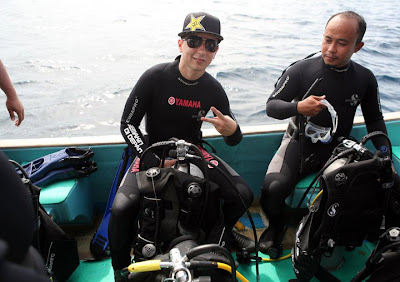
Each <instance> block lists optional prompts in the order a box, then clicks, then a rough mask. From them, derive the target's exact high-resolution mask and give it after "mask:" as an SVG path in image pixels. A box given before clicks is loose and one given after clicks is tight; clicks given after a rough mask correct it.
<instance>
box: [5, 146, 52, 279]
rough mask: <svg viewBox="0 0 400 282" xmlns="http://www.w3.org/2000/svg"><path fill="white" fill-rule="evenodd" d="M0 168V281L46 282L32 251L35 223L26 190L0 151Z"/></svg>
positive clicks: (41, 266)
mask: <svg viewBox="0 0 400 282" xmlns="http://www.w3.org/2000/svg"><path fill="white" fill-rule="evenodd" d="M0 167H1V169H0V181H1V185H0V191H1V197H0V220H1V228H0V281H49V279H48V277H47V273H46V266H45V264H44V262H43V259H42V257H41V255H40V254H39V252H38V251H37V250H36V249H34V248H33V247H32V241H33V237H34V227H35V224H36V222H35V221H34V216H33V214H34V213H33V204H32V200H31V198H30V196H29V193H28V188H27V187H25V186H24V185H23V183H22V181H21V177H20V176H19V175H18V174H17V173H16V171H15V167H14V166H13V165H11V163H9V161H8V158H7V156H6V155H4V153H3V152H1V151H0Z"/></svg>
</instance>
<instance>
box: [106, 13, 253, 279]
mask: <svg viewBox="0 0 400 282" xmlns="http://www.w3.org/2000/svg"><path fill="white" fill-rule="evenodd" d="M220 31H221V30H220V21H219V19H218V18H216V17H214V16H212V15H210V14H207V13H204V12H199V13H191V14H189V15H187V17H186V18H185V21H184V24H183V30H182V32H180V33H179V34H178V36H180V39H179V40H178V49H179V51H180V53H181V55H180V56H178V57H177V58H176V59H175V61H173V62H170V63H162V64H159V65H156V66H154V67H152V68H150V69H149V70H147V71H146V72H145V73H144V74H143V75H142V76H141V77H140V79H139V80H138V82H137V83H136V85H135V87H134V88H133V90H132V92H131V94H130V96H129V97H128V99H127V102H126V104H125V108H124V111H123V115H122V119H121V133H122V135H123V137H124V139H125V140H126V142H127V144H128V145H129V146H130V147H131V148H132V150H133V152H134V154H135V155H136V156H137V157H136V160H135V161H134V162H133V164H132V166H131V167H130V168H129V169H128V172H127V173H126V175H125V177H124V179H123V180H122V183H121V185H120V187H119V189H118V192H117V194H116V196H115V200H114V203H113V206H112V209H111V219H110V224H109V238H110V247H111V258H112V265H113V268H114V270H115V271H114V273H115V278H116V280H117V279H118V278H121V277H120V275H119V274H120V273H119V271H118V270H120V269H122V268H124V267H126V266H128V265H129V264H130V249H131V248H130V246H131V243H132V238H133V237H134V234H135V232H136V223H135V222H134V221H133V220H132V219H134V218H135V216H136V215H137V214H138V209H139V206H140V202H139V200H140V198H139V195H137V194H136V191H135V190H134V189H132V187H131V186H130V185H129V180H130V179H131V177H133V175H134V173H135V172H136V171H137V170H136V169H134V167H135V163H137V161H138V158H140V157H141V154H142V153H143V152H144V150H145V149H146V148H147V147H149V146H150V145H151V144H154V143H156V142H159V141H165V140H169V139H170V138H172V137H175V138H178V139H183V140H185V141H187V142H190V143H193V144H196V145H198V146H199V148H200V150H201V151H202V152H203V154H204V156H205V158H206V160H208V161H209V162H211V163H213V164H215V165H217V166H218V167H219V168H220V169H222V170H223V171H224V172H225V174H226V175H227V176H228V177H229V178H230V179H231V180H232V181H233V183H234V184H235V186H236V188H237V190H238V191H239V193H240V196H241V198H242V199H243V200H244V203H245V205H246V206H247V207H249V206H250V205H251V204H252V201H253V193H252V191H251V189H250V187H249V186H248V185H247V184H246V183H245V181H244V180H243V179H242V178H241V177H240V176H239V175H238V174H237V173H236V172H235V171H233V169H232V168H230V167H229V166H228V165H227V164H226V163H225V162H224V161H223V160H221V159H220V158H218V157H217V156H216V155H214V154H212V153H209V152H207V151H206V150H205V148H204V147H202V146H201V144H202V134H201V125H202V122H209V123H211V124H213V125H214V127H215V128H216V130H217V131H218V132H219V133H220V134H221V135H222V136H223V138H224V140H225V143H226V144H228V145H230V146H234V145H236V144H238V143H239V142H240V141H241V139H242V132H241V130H240V127H239V125H238V124H237V122H236V121H235V118H234V116H233V114H232V112H231V109H230V106H229V101H228V98H227V95H226V93H225V91H224V89H223V87H222V86H221V84H220V83H219V82H218V81H217V80H216V79H215V78H214V77H212V76H211V75H210V74H209V73H207V72H206V68H207V67H208V66H209V65H210V63H211V62H212V60H213V59H214V58H215V55H216V54H217V52H218V48H219V47H218V45H219V43H220V42H221V41H222V40H223V37H222V36H221V32H220ZM210 110H211V111H212V113H213V115H214V117H213V118H207V117H206V114H207V112H209V111H210ZM144 117H145V121H146V131H147V136H146V137H145V136H144V134H143V132H142V131H141V130H140V128H139V126H140V124H141V121H142V119H143V118H144ZM160 158H161V155H160V154H159V155H157V154H153V153H151V154H145V156H144V160H143V163H144V168H145V169H147V168H150V167H158V166H160ZM175 162H176V160H175V159H172V160H166V161H165V164H164V166H167V167H168V166H169V167H170V166H173V165H174V163H175ZM209 175H210V180H211V181H213V182H215V183H217V184H218V185H219V186H220V187H221V197H222V199H223V213H224V225H225V227H224V228H223V231H222V233H221V234H220V235H221V238H226V240H225V241H224V242H214V243H221V244H225V246H226V247H227V248H228V249H229V248H230V243H229V241H230V240H231V236H232V228H233V226H234V224H235V223H236V222H237V220H238V219H239V218H240V217H241V216H242V215H243V214H244V212H245V208H244V206H243V204H242V202H241V200H240V197H239V196H238V195H237V194H236V192H235V189H233V188H234V187H232V185H231V182H230V181H228V180H227V179H226V178H225V177H224V176H223V175H222V174H221V173H220V172H218V171H217V169H215V168H210V169H209ZM232 237H233V240H234V242H235V243H236V244H235V246H236V247H239V248H246V249H247V250H249V251H254V249H255V245H254V241H251V240H250V239H249V238H247V237H244V236H241V235H240V234H238V233H234V234H233V236H232Z"/></svg>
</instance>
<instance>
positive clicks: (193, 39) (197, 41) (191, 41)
mask: <svg viewBox="0 0 400 282" xmlns="http://www.w3.org/2000/svg"><path fill="white" fill-rule="evenodd" d="M182 40H185V41H187V45H188V46H189V47H190V48H198V47H200V46H201V44H203V41H205V42H206V43H205V44H206V49H207V50H208V51H210V52H212V53H214V52H215V51H217V49H218V41H217V40H214V39H205V38H201V37H200V36H196V35H192V36H189V37H187V38H183V39H182Z"/></svg>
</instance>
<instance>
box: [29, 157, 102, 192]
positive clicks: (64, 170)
mask: <svg viewBox="0 0 400 282" xmlns="http://www.w3.org/2000/svg"><path fill="white" fill-rule="evenodd" d="M96 170H97V164H96V163H95V162H94V161H83V162H82V163H78V164H76V165H74V166H68V167H61V168H59V169H55V170H51V171H49V172H48V173H47V174H46V175H44V176H43V177H42V178H41V179H38V180H36V181H35V182H33V184H35V185H36V186H39V187H43V186H46V185H48V184H50V183H52V182H54V181H57V180H64V179H71V178H78V177H84V176H86V175H89V174H91V173H93V172H95V171H96Z"/></svg>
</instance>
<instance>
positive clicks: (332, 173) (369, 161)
mask: <svg viewBox="0 0 400 282" xmlns="http://www.w3.org/2000/svg"><path fill="white" fill-rule="evenodd" d="M381 134H383V133H381ZM374 135H377V134H376V133H375V134H370V135H369V136H370V137H371V136H374ZM383 135H384V134H383ZM385 136H386V135H385ZM368 139H369V137H368V138H366V139H365V138H364V139H363V141H362V142H361V143H360V144H357V143H356V142H355V141H353V140H349V139H345V140H343V141H342V142H341V143H340V144H339V146H338V147H337V148H336V149H335V151H334V152H333V154H332V157H331V159H330V160H329V161H328V162H327V165H325V166H324V168H323V169H322V170H321V171H320V172H319V173H318V175H317V177H320V180H319V181H320V187H321V189H322V191H323V193H322V194H321V195H322V196H320V197H318V198H317V199H316V200H315V202H314V204H313V205H311V207H310V211H309V214H308V215H307V216H305V217H304V218H303V219H302V220H301V222H300V224H299V226H298V228H297V231H296V236H295V246H294V248H293V250H292V264H293V268H294V271H295V273H296V276H297V277H298V279H299V281H309V280H310V279H311V278H312V277H313V276H315V275H316V274H317V272H318V271H320V269H321V266H320V262H321V259H322V257H323V256H324V255H326V256H329V255H332V253H333V250H334V248H335V247H337V246H353V247H354V246H361V244H362V242H363V240H364V239H365V238H366V237H367V235H368V234H371V233H376V232H380V233H382V232H383V231H384V230H385V229H386V227H385V214H386V211H387V206H388V200H389V197H390V192H391V188H392V187H393V171H392V168H391V167H392V163H391V159H390V157H382V156H381V154H380V152H379V151H377V152H376V153H375V154H372V153H371V152H370V151H369V150H368V149H367V148H366V147H364V146H363V145H364V143H365V142H366V141H367V140H368Z"/></svg>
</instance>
